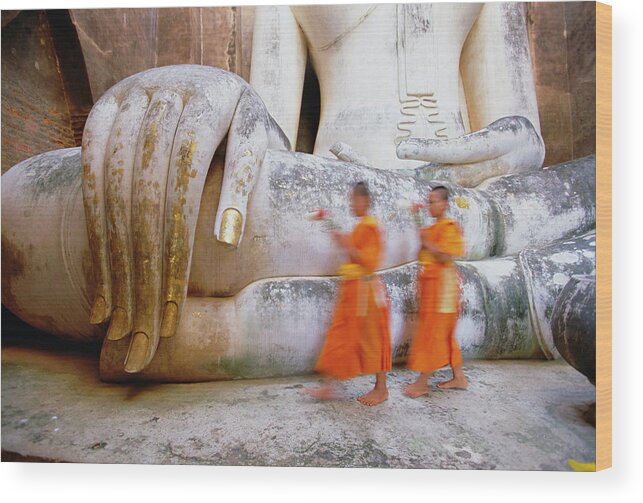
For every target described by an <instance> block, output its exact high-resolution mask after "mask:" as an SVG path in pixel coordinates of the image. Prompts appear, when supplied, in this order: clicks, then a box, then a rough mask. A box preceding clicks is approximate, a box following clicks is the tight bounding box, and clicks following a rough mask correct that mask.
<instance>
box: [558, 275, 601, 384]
mask: <svg viewBox="0 0 643 503" xmlns="http://www.w3.org/2000/svg"><path fill="white" fill-rule="evenodd" d="M551 318H552V320H551V326H552V334H553V337H554V343H555V345H556V349H558V351H559V353H560V354H561V356H562V357H563V358H564V359H565V360H567V363H569V364H570V365H571V366H572V367H574V368H575V369H576V370H578V371H579V372H580V373H582V374H583V375H584V376H585V377H587V379H589V382H591V383H592V384H594V385H595V384H596V276H572V278H571V279H570V280H569V282H568V283H567V284H566V285H565V287H564V288H563V290H562V291H561V292H560V295H559V296H558V299H557V300H556V304H555V305H554V311H553V313H552V316H551Z"/></svg>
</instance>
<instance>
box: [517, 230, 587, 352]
mask: <svg viewBox="0 0 643 503" xmlns="http://www.w3.org/2000/svg"><path fill="white" fill-rule="evenodd" d="M520 263H521V265H522V268H523V271H524V273H525V277H526V281H527V288H528V290H529V311H530V319H531V323H532V329H533V331H534V334H535V336H536V337H537V339H538V341H539V343H540V346H541V349H542V350H543V353H544V354H545V356H547V358H557V357H558V356H559V354H558V351H557V350H556V347H555V344H554V338H553V335H552V331H551V319H552V312H553V310H554V305H555V302H556V299H557V298H558V295H559V294H560V292H561V291H562V289H563V287H564V286H565V285H566V284H567V282H568V281H569V279H570V278H571V277H572V276H574V275H579V274H595V272H596V232H591V233H588V234H586V235H584V236H580V237H577V238H574V239H569V240H567V241H562V242H560V243H556V244H554V245H551V246H548V247H546V248H542V249H540V250H535V249H527V250H524V251H523V252H521V253H520Z"/></svg>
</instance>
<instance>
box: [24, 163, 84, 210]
mask: <svg viewBox="0 0 643 503" xmlns="http://www.w3.org/2000/svg"><path fill="white" fill-rule="evenodd" d="M80 166H81V163H80V154H79V153H78V154H75V155H63V156H49V155H46V156H44V157H41V158H39V159H37V160H35V161H34V162H28V163H26V164H25V165H24V175H25V178H26V183H25V187H27V188H28V189H29V193H30V195H31V197H32V200H34V201H37V200H38V199H39V198H40V197H41V196H54V195H59V194H61V193H63V192H64V191H66V190H67V189H68V188H69V187H71V186H73V185H74V184H75V183H77V182H78V178H79V176H80V174H81V167H80ZM86 169H87V168H85V167H83V171H86ZM88 179H89V181H90V183H91V184H92V185H93V186H95V178H93V174H90V175H89V178H88Z"/></svg>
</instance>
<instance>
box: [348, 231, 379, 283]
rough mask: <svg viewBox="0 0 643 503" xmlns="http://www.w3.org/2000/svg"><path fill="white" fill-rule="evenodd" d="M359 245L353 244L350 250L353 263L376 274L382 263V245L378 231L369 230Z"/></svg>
mask: <svg viewBox="0 0 643 503" xmlns="http://www.w3.org/2000/svg"><path fill="white" fill-rule="evenodd" d="M360 241H361V242H359V243H352V244H351V246H350V247H349V248H348V253H349V255H350V258H351V261H353V262H355V263H356V264H359V265H361V266H362V267H364V268H365V269H366V270H368V271H369V272H374V271H375V270H376V269H377V266H378V264H379V261H380V253H381V250H382V243H381V239H380V235H379V231H378V230H377V229H374V228H372V229H369V231H368V232H367V233H366V234H365V235H364V236H363V238H362V239H361V240H360Z"/></svg>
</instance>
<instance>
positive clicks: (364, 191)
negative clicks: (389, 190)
mask: <svg viewBox="0 0 643 503" xmlns="http://www.w3.org/2000/svg"><path fill="white" fill-rule="evenodd" d="M353 194H355V195H357V196H364V197H368V198H369V199H370V197H371V193H370V192H369V190H368V186H367V185H366V184H365V183H364V182H357V183H356V184H355V185H354V186H353Z"/></svg>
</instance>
